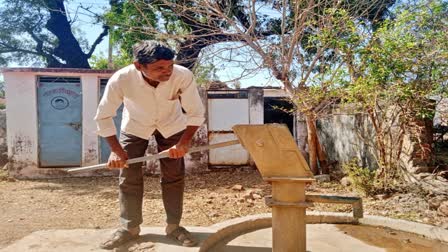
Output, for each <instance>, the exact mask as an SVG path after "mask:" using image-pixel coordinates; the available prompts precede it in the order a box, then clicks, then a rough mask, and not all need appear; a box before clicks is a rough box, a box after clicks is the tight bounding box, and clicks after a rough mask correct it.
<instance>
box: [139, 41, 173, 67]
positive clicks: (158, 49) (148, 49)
mask: <svg viewBox="0 0 448 252" xmlns="http://www.w3.org/2000/svg"><path fill="white" fill-rule="evenodd" d="M132 51H133V52H132V54H133V55H134V61H137V62H138V63H140V64H151V63H154V62H156V61H158V60H172V59H174V51H173V50H171V48H169V47H168V46H167V45H164V44H162V43H160V42H158V41H154V40H143V41H141V42H139V43H136V44H135V45H134V46H133V47H132Z"/></svg>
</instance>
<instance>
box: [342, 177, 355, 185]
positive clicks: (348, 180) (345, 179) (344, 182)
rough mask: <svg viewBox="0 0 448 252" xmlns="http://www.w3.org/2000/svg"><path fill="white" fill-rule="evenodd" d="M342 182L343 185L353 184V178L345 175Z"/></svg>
mask: <svg viewBox="0 0 448 252" xmlns="http://www.w3.org/2000/svg"><path fill="white" fill-rule="evenodd" d="M340 182H341V185H343V186H350V185H351V184H352V180H351V179H350V178H349V177H348V176H346V177H343V178H342V179H341V181H340Z"/></svg>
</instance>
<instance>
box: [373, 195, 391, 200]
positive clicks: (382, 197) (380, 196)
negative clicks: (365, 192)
mask: <svg viewBox="0 0 448 252" xmlns="http://www.w3.org/2000/svg"><path fill="white" fill-rule="evenodd" d="M375 198H376V199H379V200H385V199H388V198H390V194H378V195H375Z"/></svg>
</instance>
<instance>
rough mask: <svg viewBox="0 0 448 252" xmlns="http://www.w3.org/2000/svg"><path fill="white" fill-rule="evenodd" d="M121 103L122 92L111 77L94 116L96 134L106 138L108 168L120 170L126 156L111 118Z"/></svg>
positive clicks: (113, 77)
mask: <svg viewBox="0 0 448 252" xmlns="http://www.w3.org/2000/svg"><path fill="white" fill-rule="evenodd" d="M122 103H123V92H122V90H121V89H120V88H119V86H118V79H117V77H116V76H112V77H111V79H110V80H109V82H108V83H107V86H106V90H105V91H104V95H103V97H102V98H101V101H100V104H99V105H98V109H97V112H96V115H95V121H96V124H97V133H98V135H100V136H101V137H104V138H106V140H107V143H108V144H109V147H110V149H111V155H110V157H109V161H108V167H109V168H122V167H124V166H125V164H126V160H127V159H128V156H127V154H126V152H125V151H124V150H123V148H122V147H121V145H120V143H119V142H118V140H117V137H116V131H117V130H116V128H115V124H114V121H113V117H114V116H116V113H117V109H118V107H120V105H121V104H122Z"/></svg>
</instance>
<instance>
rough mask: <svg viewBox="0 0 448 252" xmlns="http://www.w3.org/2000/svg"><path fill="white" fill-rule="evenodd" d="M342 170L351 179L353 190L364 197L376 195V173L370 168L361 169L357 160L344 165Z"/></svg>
mask: <svg viewBox="0 0 448 252" xmlns="http://www.w3.org/2000/svg"><path fill="white" fill-rule="evenodd" d="M342 169H343V170H344V172H345V173H346V174H347V175H348V177H349V178H350V181H351V182H352V184H351V186H352V187H353V189H355V190H356V191H357V192H359V193H361V194H363V195H364V196H373V195H375V193H376V191H377V188H376V183H375V181H376V178H375V175H376V172H375V171H371V170H370V169H369V168H364V167H360V166H359V165H358V160H357V159H352V160H350V162H348V163H345V164H343V165H342Z"/></svg>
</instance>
